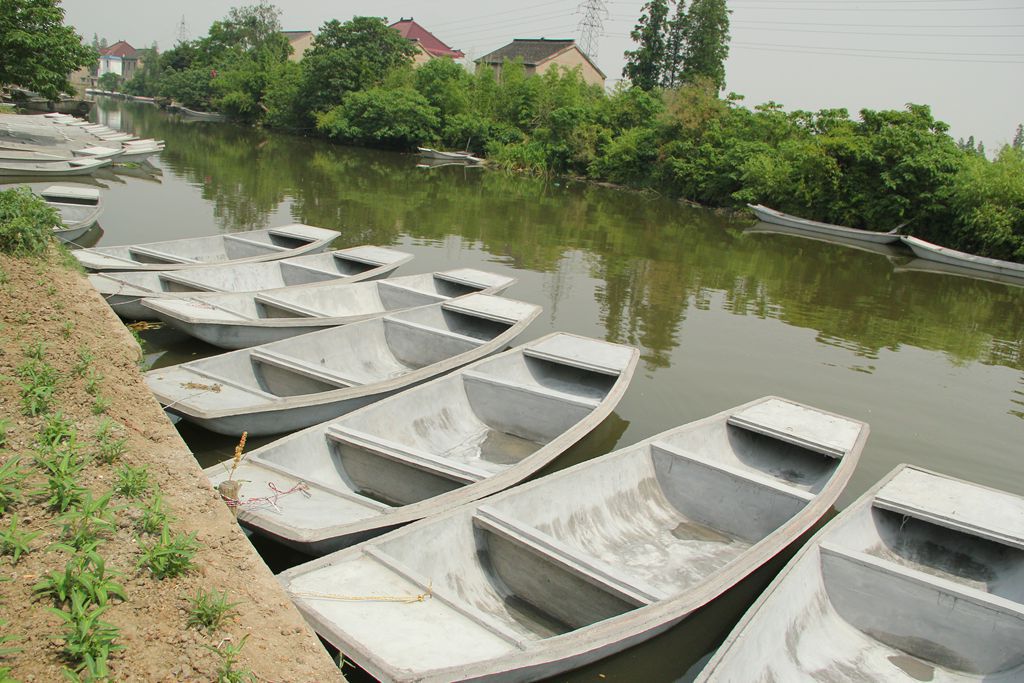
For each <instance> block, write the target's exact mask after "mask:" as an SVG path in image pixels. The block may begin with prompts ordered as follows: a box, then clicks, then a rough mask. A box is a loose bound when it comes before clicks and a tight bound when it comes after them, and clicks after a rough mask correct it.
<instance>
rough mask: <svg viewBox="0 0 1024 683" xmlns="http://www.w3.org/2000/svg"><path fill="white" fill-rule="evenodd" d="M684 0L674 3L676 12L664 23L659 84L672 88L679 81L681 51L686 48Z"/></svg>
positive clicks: (681, 65)
mask: <svg viewBox="0 0 1024 683" xmlns="http://www.w3.org/2000/svg"><path fill="white" fill-rule="evenodd" d="M687 25H688V17H687V14H686V0H679V1H678V2H677V3H676V13H675V14H674V15H673V16H672V19H671V20H670V21H668V23H667V24H666V25H665V61H664V63H663V64H662V67H661V79H660V80H661V85H662V87H664V88H674V87H676V86H677V85H679V84H680V82H681V80H682V79H681V73H680V72H681V70H682V68H683V52H684V50H685V49H686V27H687Z"/></svg>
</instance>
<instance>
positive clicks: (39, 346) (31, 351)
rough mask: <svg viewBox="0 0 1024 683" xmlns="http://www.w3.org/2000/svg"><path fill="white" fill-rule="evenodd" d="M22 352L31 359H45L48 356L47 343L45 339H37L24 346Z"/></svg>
mask: <svg viewBox="0 0 1024 683" xmlns="http://www.w3.org/2000/svg"><path fill="white" fill-rule="evenodd" d="M21 352H22V353H23V354H24V356H25V358H28V359H29V360H43V359H44V358H46V343H45V342H43V341H36V342H35V343H34V344H28V345H27V346H24V347H22V349H21Z"/></svg>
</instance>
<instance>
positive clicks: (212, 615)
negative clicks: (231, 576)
mask: <svg viewBox="0 0 1024 683" xmlns="http://www.w3.org/2000/svg"><path fill="white" fill-rule="evenodd" d="M188 602H189V613H188V625H189V626H194V627H196V628H204V629H206V630H207V631H216V630H217V629H218V628H220V625H221V624H222V623H224V620H225V619H227V618H228V617H231V616H234V615H236V614H238V610H236V609H235V607H236V606H237V605H239V604H241V603H237V602H229V601H228V592H227V591H224V592H218V591H216V590H209V591H207V590H203V589H202V588H200V589H197V590H196V594H195V595H192V596H189V598H188Z"/></svg>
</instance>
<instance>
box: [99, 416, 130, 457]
mask: <svg viewBox="0 0 1024 683" xmlns="http://www.w3.org/2000/svg"><path fill="white" fill-rule="evenodd" d="M115 425H117V423H116V422H114V421H113V420H111V419H110V418H106V417H105V418H103V419H102V420H100V423H99V426H98V427H97V428H96V450H95V452H94V453H93V455H94V457H95V458H96V459H97V460H99V461H100V462H103V463H106V464H108V465H110V464H112V463H114V462H115V461H116V460H118V459H119V458H120V457H121V456H122V455H124V453H125V451H127V450H128V439H126V438H120V439H117V438H114V436H113V430H114V428H115Z"/></svg>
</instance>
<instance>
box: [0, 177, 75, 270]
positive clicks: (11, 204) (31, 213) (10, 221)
mask: <svg viewBox="0 0 1024 683" xmlns="http://www.w3.org/2000/svg"><path fill="white" fill-rule="evenodd" d="M55 225H60V214H58V213H57V211H56V209H54V208H53V207H51V206H50V205H49V204H47V203H46V202H45V201H43V199H42V198H41V197H39V196H37V195H36V194H34V193H33V192H32V190H30V189H29V188H27V187H16V188H14V189H11V190H4V191H2V192H0V251H2V252H3V253H5V254H10V255H11V256H32V257H39V256H42V255H43V254H45V253H46V249H47V247H48V246H49V245H50V242H51V241H52V239H53V228H54V226H55Z"/></svg>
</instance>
